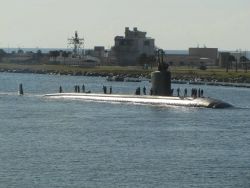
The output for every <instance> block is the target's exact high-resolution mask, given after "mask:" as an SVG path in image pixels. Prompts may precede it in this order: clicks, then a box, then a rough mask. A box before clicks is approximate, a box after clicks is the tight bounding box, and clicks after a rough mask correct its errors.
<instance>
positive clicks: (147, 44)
mask: <svg viewBox="0 0 250 188" xmlns="http://www.w3.org/2000/svg"><path fill="white" fill-rule="evenodd" d="M146 34H147V33H146V32H142V31H139V30H138V29H137V28H136V27H135V28H134V29H133V30H132V31H131V30H129V28H128V27H126V28H125V37H124V36H116V37H115V39H114V40H115V45H114V46H113V47H112V54H113V55H114V56H115V57H116V60H117V63H118V64H119V65H121V66H127V65H136V64H137V63H138V58H139V57H140V56H141V55H142V54H145V55H146V56H152V55H154V53H155V40H154V39H153V38H149V37H146Z"/></svg>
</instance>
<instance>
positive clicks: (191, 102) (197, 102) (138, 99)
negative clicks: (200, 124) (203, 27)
mask: <svg viewBox="0 0 250 188" xmlns="http://www.w3.org/2000/svg"><path fill="white" fill-rule="evenodd" d="M44 97H46V98H53V99H79V100H91V101H104V102H105V101H106V102H133V103H142V104H156V105H173V106H186V107H205V108H228V107H232V105H230V104H228V103H225V102H223V101H221V100H217V99H213V98H207V97H202V98H192V97H185V98H184V97H174V96H149V95H123V94H98V93H53V94H46V95H44Z"/></svg>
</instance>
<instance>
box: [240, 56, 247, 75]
mask: <svg viewBox="0 0 250 188" xmlns="http://www.w3.org/2000/svg"><path fill="white" fill-rule="evenodd" d="M247 61H249V60H248V58H247V57H246V56H241V57H240V62H241V63H242V64H243V66H244V70H245V72H247V68H248V63H247Z"/></svg>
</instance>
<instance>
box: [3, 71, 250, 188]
mask: <svg viewBox="0 0 250 188" xmlns="http://www.w3.org/2000/svg"><path fill="white" fill-rule="evenodd" d="M19 83H23V85H24V91H25V93H26V95H25V96H23V97H20V96H17V94H16V93H17V87H18V84H19ZM82 83H85V86H86V89H87V90H91V91H92V92H101V91H102V90H101V89H102V86H103V84H104V85H107V86H110V85H112V87H113V92H114V93H133V92H134V91H135V89H136V87H138V86H144V85H145V86H147V87H148V88H149V87H150V85H149V83H146V82H145V83H118V82H116V83H110V82H106V81H105V79H104V78H94V77H73V76H54V75H35V74H9V73H0V151H1V152H0V187H21V188H29V187H38V188H39V187H67V188H68V187H184V188H185V187H216V188H218V187H244V188H249V187H250V89H240V88H226V87H213V86H204V87H203V89H204V90H205V94H206V95H208V96H211V97H215V98H218V99H222V100H224V101H227V102H229V103H231V104H233V105H235V106H236V108H233V109H204V108H184V107H166V106H150V105H133V104H119V103H116V104H112V103H100V102H84V101H77V100H75V101H69V100H48V99H45V98H43V97H42V94H45V93H53V92H57V91H58V88H59V85H62V86H63V89H64V91H73V86H74V85H75V84H79V85H81V84H82ZM173 87H175V88H177V87H181V88H184V87H187V88H190V87H193V86H188V85H173Z"/></svg>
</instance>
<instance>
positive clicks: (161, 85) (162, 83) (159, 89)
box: [45, 50, 232, 108]
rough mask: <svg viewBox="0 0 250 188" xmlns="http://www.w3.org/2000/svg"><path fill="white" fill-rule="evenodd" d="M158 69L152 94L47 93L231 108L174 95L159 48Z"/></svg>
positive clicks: (56, 96) (57, 96)
mask: <svg viewBox="0 0 250 188" xmlns="http://www.w3.org/2000/svg"><path fill="white" fill-rule="evenodd" d="M157 53H158V71H155V72H152V73H151V83H152V88H151V95H125V94H98V93H54V94H46V95H45V97H46V98H51V99H71V100H74V99H77V100H85V101H100V102H119V103H139V104H153V105H167V106H183V107H204V108H229V107H232V105H231V104H229V103H226V102H224V101H221V100H218V99H214V98H210V97H176V96H172V89H171V72H170V71H169V70H168V64H166V63H164V62H163V55H164V51H163V50H158V52H157Z"/></svg>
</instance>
